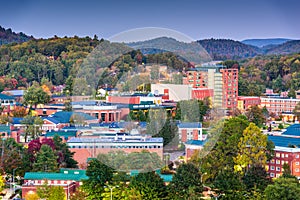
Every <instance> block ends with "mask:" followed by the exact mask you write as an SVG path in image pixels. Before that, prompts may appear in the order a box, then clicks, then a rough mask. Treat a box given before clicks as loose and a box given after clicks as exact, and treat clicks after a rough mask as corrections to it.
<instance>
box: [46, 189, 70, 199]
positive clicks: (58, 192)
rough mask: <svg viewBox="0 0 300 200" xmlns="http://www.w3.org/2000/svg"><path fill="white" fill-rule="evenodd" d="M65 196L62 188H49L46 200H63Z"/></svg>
mask: <svg viewBox="0 0 300 200" xmlns="http://www.w3.org/2000/svg"><path fill="white" fill-rule="evenodd" d="M65 199H66V194H65V190H64V188H63V187H62V186H51V188H50V195H49V197H48V200H65Z"/></svg>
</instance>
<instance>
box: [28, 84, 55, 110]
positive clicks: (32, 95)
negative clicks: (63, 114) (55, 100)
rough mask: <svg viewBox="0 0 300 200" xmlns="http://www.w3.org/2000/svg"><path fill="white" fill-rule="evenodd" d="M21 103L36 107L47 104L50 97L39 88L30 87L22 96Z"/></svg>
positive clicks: (35, 86)
mask: <svg viewBox="0 0 300 200" xmlns="http://www.w3.org/2000/svg"><path fill="white" fill-rule="evenodd" d="M23 101H24V104H25V105H30V106H32V105H34V106H35V107H36V106H37V105H38V104H46V103H48V102H49V101H50V96H49V95H48V94H47V93H46V92H45V91H44V90H43V89H42V88H41V87H40V86H37V85H32V86H31V87H29V88H28V90H27V91H26V93H25V94H24V97H23Z"/></svg>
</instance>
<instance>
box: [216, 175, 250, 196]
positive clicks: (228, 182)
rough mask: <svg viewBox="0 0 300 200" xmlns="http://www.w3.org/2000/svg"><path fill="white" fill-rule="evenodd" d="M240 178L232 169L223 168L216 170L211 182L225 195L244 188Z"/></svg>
mask: <svg viewBox="0 0 300 200" xmlns="http://www.w3.org/2000/svg"><path fill="white" fill-rule="evenodd" d="M241 178H242V177H241V175H240V174H238V173H236V172H234V171H233V170H232V169H224V170H222V171H219V172H218V175H217V176H216V178H215V180H214V182H213V184H214V186H215V188H217V189H218V191H219V193H223V194H225V196H229V195H230V196H232V194H235V193H237V192H238V191H243V190H244V188H245V185H244V184H243V182H242V180H241Z"/></svg>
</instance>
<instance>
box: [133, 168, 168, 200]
mask: <svg viewBox="0 0 300 200" xmlns="http://www.w3.org/2000/svg"><path fill="white" fill-rule="evenodd" d="M130 188H133V189H134V190H137V191H139V193H140V194H141V195H142V199H145V200H152V199H163V198H165V197H166V195H167V193H166V187H165V185H164V181H163V179H162V178H160V176H159V175H157V174H156V173H155V172H146V173H139V174H138V175H136V176H134V177H133V178H132V179H131V181H130Z"/></svg>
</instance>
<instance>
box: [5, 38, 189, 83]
mask: <svg viewBox="0 0 300 200" xmlns="http://www.w3.org/2000/svg"><path fill="white" fill-rule="evenodd" d="M100 44H101V45H100ZM112 47H114V48H115V50H117V51H119V50H122V49H124V50H125V49H126V51H123V52H126V53H124V54H120V55H119V56H118V57H115V55H114V54H115V53H116V52H114V51H113V48H112ZM147 63H155V64H156V63H157V64H163V65H168V66H169V67H171V68H173V69H176V70H178V71H182V69H183V68H186V67H187V63H186V62H184V61H182V60H180V59H179V58H178V56H176V55H175V54H172V53H168V52H166V53H160V54H154V55H147V56H144V55H143V54H142V53H141V52H140V51H139V50H134V49H132V48H130V47H128V46H126V45H125V44H121V43H119V44H117V43H110V42H109V41H104V40H103V39H101V40H98V38H97V36H94V38H90V37H85V38H79V37H77V36H74V37H69V38H68V37H64V38H59V37H53V38H49V39H36V40H30V41H27V42H24V43H21V44H17V43H12V44H6V45H2V46H0V77H2V79H3V81H1V78H0V88H1V87H2V88H6V89H16V88H18V87H20V86H22V87H25V86H26V83H27V84H31V83H32V82H33V81H37V82H39V83H40V82H41V80H42V79H43V78H46V79H48V80H51V81H52V83H53V85H61V84H65V83H66V82H67V79H68V78H69V83H70V84H71V83H72V82H73V81H74V80H75V79H76V78H84V79H85V80H81V79H80V81H77V82H80V87H88V85H89V81H95V82H97V81H99V84H100V85H102V84H105V85H106V86H107V85H108V86H109V87H114V86H115V85H116V83H117V82H118V81H119V80H120V78H121V76H122V75H123V74H124V73H125V72H128V71H131V70H134V69H135V68H136V67H138V66H139V65H141V64H147ZM103 66H105V69H100V68H103ZM144 71H145V69H141V70H140V71H138V72H137V73H139V72H144ZM79 73H81V76H78V74H79ZM82 75H84V77H82ZM90 75H93V79H91V78H90ZM128 75H129V76H130V75H131V74H128ZM95 78H97V80H94V79H95ZM21 80H22V84H19V82H20V81H21ZM11 82H13V84H12V83H11ZM85 83H86V84H85Z"/></svg>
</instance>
